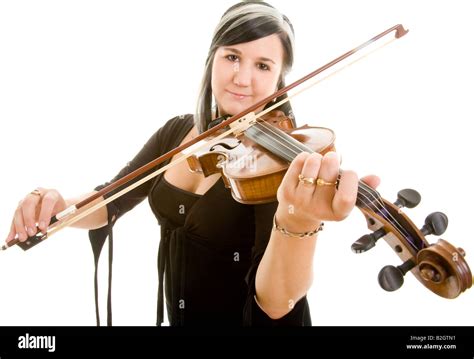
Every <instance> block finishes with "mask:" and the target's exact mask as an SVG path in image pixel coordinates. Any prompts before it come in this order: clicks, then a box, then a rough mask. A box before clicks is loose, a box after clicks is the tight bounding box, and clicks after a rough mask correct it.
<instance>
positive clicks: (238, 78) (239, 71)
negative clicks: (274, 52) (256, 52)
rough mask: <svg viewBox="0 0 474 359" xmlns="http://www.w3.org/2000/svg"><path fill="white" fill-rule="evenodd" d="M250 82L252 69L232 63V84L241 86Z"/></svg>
mask: <svg viewBox="0 0 474 359" xmlns="http://www.w3.org/2000/svg"><path fill="white" fill-rule="evenodd" d="M251 82H252V70H251V69H250V68H248V66H243V65H242V64H241V63H239V62H236V63H235V65H234V84H236V85H237V86H241V87H246V86H250V84H251Z"/></svg>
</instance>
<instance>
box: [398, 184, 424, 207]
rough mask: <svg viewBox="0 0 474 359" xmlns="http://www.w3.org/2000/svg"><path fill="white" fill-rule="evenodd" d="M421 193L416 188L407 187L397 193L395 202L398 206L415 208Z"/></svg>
mask: <svg viewBox="0 0 474 359" xmlns="http://www.w3.org/2000/svg"><path fill="white" fill-rule="evenodd" d="M420 201H421V195H420V194H419V193H418V192H417V191H415V190H414V189H410V188H405V189H402V190H401V191H399V192H398V193H397V200H396V201H395V202H394V203H393V204H394V205H395V206H397V207H398V208H403V207H407V208H413V207H416V206H418V204H419V203H420Z"/></svg>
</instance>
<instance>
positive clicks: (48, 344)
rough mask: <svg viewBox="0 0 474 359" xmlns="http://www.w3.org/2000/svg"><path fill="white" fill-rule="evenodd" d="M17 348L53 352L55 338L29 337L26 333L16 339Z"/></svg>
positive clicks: (48, 336) (52, 336) (44, 336)
mask: <svg viewBox="0 0 474 359" xmlns="http://www.w3.org/2000/svg"><path fill="white" fill-rule="evenodd" d="M18 348H20V349H48V351H49V352H54V350H55V349H56V337H55V336H54V335H30V334H28V333H26V334H25V335H21V336H19V337H18Z"/></svg>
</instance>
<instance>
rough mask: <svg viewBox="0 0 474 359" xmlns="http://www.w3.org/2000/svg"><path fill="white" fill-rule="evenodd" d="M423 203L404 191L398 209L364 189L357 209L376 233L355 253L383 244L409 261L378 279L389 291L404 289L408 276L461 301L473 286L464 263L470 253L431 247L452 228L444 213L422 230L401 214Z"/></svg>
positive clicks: (384, 271) (388, 268) (442, 245)
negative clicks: (433, 238) (430, 240)
mask: <svg viewBox="0 0 474 359" xmlns="http://www.w3.org/2000/svg"><path fill="white" fill-rule="evenodd" d="M420 200H421V196H420V195H419V193H418V192H416V191H415V190H412V189H404V190H402V191H400V192H399V193H398V199H397V200H396V201H395V202H394V203H393V204H392V203H390V202H388V201H386V200H385V199H383V198H382V197H380V195H379V194H378V193H377V192H376V191H374V190H372V189H370V188H369V187H368V186H366V185H363V183H362V185H360V186H359V194H358V199H357V206H358V207H359V209H360V210H361V211H362V212H363V214H364V215H365V217H366V220H367V224H368V228H369V229H371V230H372V231H373V232H372V233H370V234H367V235H364V236H362V237H361V238H359V239H358V240H357V241H356V242H354V243H353V244H352V251H353V252H355V253H363V252H367V251H368V250H370V249H372V248H374V247H375V244H376V243H377V241H378V240H379V239H380V238H384V239H385V241H386V242H387V243H388V244H389V245H390V246H391V247H392V249H393V250H394V252H395V253H397V255H398V256H399V258H400V259H401V260H402V261H403V263H402V264H401V265H399V266H393V265H388V266H385V267H383V268H382V269H381V271H380V273H379V275H378V281H379V284H380V286H381V287H382V288H383V289H384V290H386V291H394V290H397V289H399V288H400V287H401V286H402V285H403V282H404V276H405V274H406V273H408V272H410V271H411V272H412V274H413V275H414V276H415V277H416V278H417V279H418V280H419V281H420V282H421V283H422V284H423V285H424V286H425V287H426V288H428V289H429V290H431V291H432V292H434V293H436V294H438V295H439V296H441V297H444V298H450V299H451V298H456V297H457V296H459V295H460V294H461V293H462V292H464V291H465V290H466V289H469V288H470V287H471V286H472V273H471V270H470V268H469V266H468V264H467V262H466V260H465V259H464V256H465V252H464V250H463V249H462V248H456V247H454V246H453V245H451V244H450V243H449V242H447V241H446V240H444V239H439V240H438V242H437V243H435V244H430V243H428V241H427V240H426V238H425V237H426V236H428V235H432V234H434V235H437V236H439V235H442V234H443V233H444V232H445V231H446V229H447V227H448V217H447V216H446V215H445V214H444V213H441V212H434V213H431V214H430V215H428V216H427V217H426V219H425V223H424V225H423V227H422V228H420V229H418V228H417V227H416V226H415V225H414V224H413V222H412V221H411V220H410V219H409V218H408V217H407V216H406V215H405V214H404V213H403V211H402V210H401V209H402V208H403V207H407V208H413V207H415V206H416V205H418V203H419V202H420Z"/></svg>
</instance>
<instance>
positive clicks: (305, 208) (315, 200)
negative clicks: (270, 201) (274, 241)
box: [276, 152, 380, 233]
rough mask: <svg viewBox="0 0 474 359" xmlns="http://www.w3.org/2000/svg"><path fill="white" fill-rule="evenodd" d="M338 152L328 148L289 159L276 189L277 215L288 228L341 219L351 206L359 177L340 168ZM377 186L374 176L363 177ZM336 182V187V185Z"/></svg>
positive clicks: (312, 226)
mask: <svg viewBox="0 0 474 359" xmlns="http://www.w3.org/2000/svg"><path fill="white" fill-rule="evenodd" d="M339 163H340V160H339V156H338V155H337V153H336V152H328V153H326V154H325V155H324V156H322V155H320V154H318V153H312V154H309V153H306V152H303V153H300V154H299V155H298V156H297V157H296V158H295V159H294V160H293V162H292V163H291V165H290V167H289V168H288V171H287V173H286V174H285V177H284V178H283V181H282V183H281V185H280V187H279V189H278V192H277V199H278V202H279V205H278V209H277V212H276V219H277V222H278V224H279V225H280V226H281V227H284V228H285V229H286V230H288V231H290V232H297V233H302V232H308V231H312V230H314V229H315V228H317V227H318V226H319V224H320V223H321V222H322V221H341V220H343V219H344V218H346V217H347V216H348V215H349V213H350V212H351V210H352V209H353V208H354V205H355V203H356V199H357V190H358V183H359V180H358V177H357V174H356V173H355V172H353V171H341V170H340V168H339ZM362 181H364V182H365V183H366V184H367V185H369V186H370V187H372V188H376V187H377V186H378V185H379V183H380V179H379V178H378V177H377V176H367V177H364V178H362ZM336 186H337V188H336Z"/></svg>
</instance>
